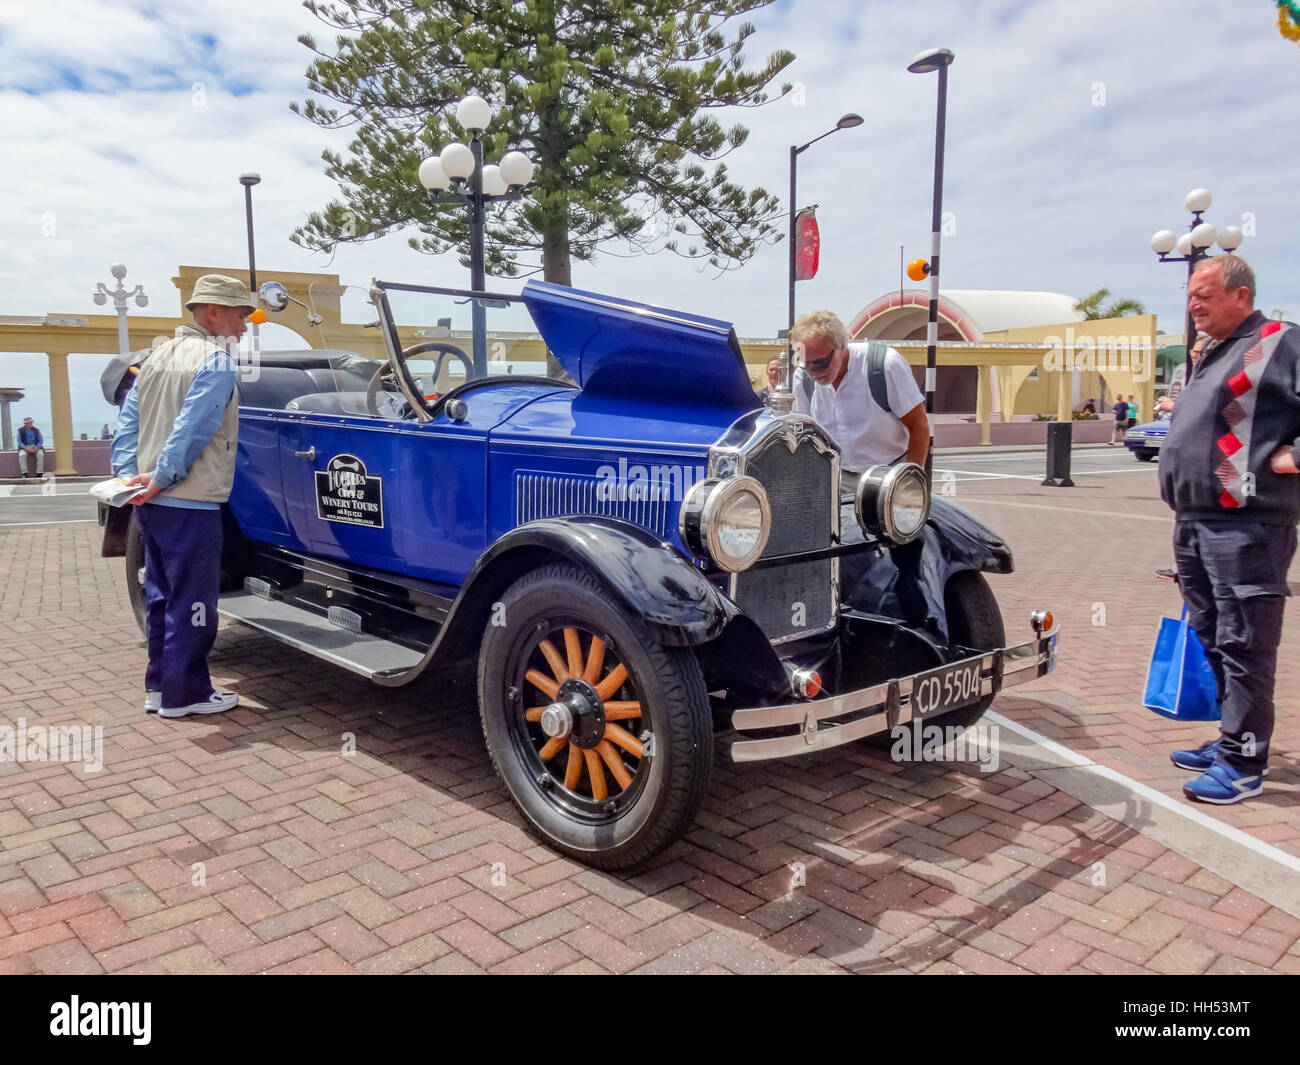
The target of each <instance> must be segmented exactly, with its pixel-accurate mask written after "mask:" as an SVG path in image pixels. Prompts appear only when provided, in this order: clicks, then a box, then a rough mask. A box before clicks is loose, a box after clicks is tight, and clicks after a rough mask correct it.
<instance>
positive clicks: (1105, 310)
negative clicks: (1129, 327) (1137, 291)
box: [1074, 288, 1146, 322]
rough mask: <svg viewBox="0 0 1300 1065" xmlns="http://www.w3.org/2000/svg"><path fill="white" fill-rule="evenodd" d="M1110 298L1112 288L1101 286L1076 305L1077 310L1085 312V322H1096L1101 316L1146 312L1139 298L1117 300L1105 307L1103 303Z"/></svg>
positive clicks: (1117, 316) (1115, 316) (1120, 315)
mask: <svg viewBox="0 0 1300 1065" xmlns="http://www.w3.org/2000/svg"><path fill="white" fill-rule="evenodd" d="M1109 298H1110V289H1108V288H1099V289H1097V291H1096V292H1094V293H1093V294H1092V295H1091V296H1085V297H1084V298H1083V299H1081V300H1080V301H1079V302H1078V303H1076V304H1075V305H1074V309H1075V310H1076V311H1080V312H1082V313H1083V320H1084V321H1085V322H1095V321H1096V320H1097V319H1099V318H1123V317H1124V315H1126V314H1146V308H1145V307H1143V306H1142V304H1141V302H1140V301H1139V300H1132V299H1124V300H1115V301H1114V302H1113V303H1110V304H1108V305H1107V306H1105V307H1103V306H1102V303H1103V302H1105V301H1106V300H1107V299H1109Z"/></svg>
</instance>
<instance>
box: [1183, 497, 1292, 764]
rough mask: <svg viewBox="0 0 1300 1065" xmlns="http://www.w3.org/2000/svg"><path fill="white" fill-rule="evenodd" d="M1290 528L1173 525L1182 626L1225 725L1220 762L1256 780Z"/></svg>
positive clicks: (1243, 523)
mask: <svg viewBox="0 0 1300 1065" xmlns="http://www.w3.org/2000/svg"><path fill="white" fill-rule="evenodd" d="M1295 549H1296V530H1295V526H1294V525H1272V524H1266V523H1264V522H1259V521H1250V520H1243V519H1227V520H1223V521H1185V520H1180V521H1178V522H1176V523H1175V525H1174V561H1175V562H1176V563H1177V566H1178V587H1179V588H1180V589H1181V590H1182V593H1183V600H1184V601H1185V602H1186V603H1187V620H1188V621H1189V622H1190V624H1191V626H1192V628H1193V629H1195V630H1196V635H1197V636H1199V637H1200V638H1201V643H1202V644H1204V645H1205V654H1206V657H1207V658H1208V659H1209V660H1210V666H1211V667H1212V668H1213V670H1214V681H1215V684H1216V685H1217V686H1218V689H1219V706H1220V707H1221V709H1222V713H1223V720H1222V722H1221V723H1220V727H1221V729H1222V736H1221V737H1220V740H1219V759H1220V760H1221V761H1223V762H1226V763H1227V764H1228V765H1229V766H1231V767H1232V768H1233V769H1236V770H1238V771H1239V772H1245V773H1259V772H1260V771H1261V770H1263V769H1264V767H1265V766H1266V765H1268V748H1269V741H1270V740H1271V739H1272V737H1273V681H1274V677H1275V675H1276V673H1277V648H1278V644H1279V643H1280V642H1281V639H1282V612H1283V609H1284V607H1285V605H1286V596H1287V595H1289V594H1290V592H1289V591H1288V590H1287V583H1286V574H1287V568H1288V567H1289V566H1290V565H1291V557H1292V556H1293V555H1294V554H1295Z"/></svg>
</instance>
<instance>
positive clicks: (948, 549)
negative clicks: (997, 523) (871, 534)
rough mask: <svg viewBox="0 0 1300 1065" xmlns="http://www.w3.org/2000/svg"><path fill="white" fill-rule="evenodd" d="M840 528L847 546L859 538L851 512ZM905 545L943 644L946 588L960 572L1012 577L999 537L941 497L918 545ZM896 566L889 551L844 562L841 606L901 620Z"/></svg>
mask: <svg viewBox="0 0 1300 1065" xmlns="http://www.w3.org/2000/svg"><path fill="white" fill-rule="evenodd" d="M841 527H842V528H843V530H844V534H845V539H846V540H847V541H849V542H852V541H853V540H855V539H859V540H860V539H861V538H862V533H861V531H860V530H859V529H858V525H857V521H856V520H855V519H854V517H853V513H852V507H845V508H844V509H843V511H842V513H841ZM909 546H910V549H911V551H912V552H914V553H916V555H917V556H918V557H917V558H916V562H915V567H916V571H917V574H918V577H919V581H918V583H919V587H918V589H917V592H918V593H919V594H920V595H921V596H923V598H924V600H925V607H926V610H925V612H926V614H928V616H929V617H930V618H932V619H934V625H935V627H936V629H937V632H938V634H939V635H940V636H942V637H943V638H944V639H945V640H946V639H947V634H948V625H947V618H946V612H945V609H944V587H945V586H946V585H947V583H948V581H949V579H950V578H951V577H952V576H953V574H955V573H960V572H962V571H963V570H977V571H980V572H984V573H1010V572H1012V570H1013V569H1014V568H1015V562H1014V561H1013V559H1012V557H1011V549H1010V548H1009V547H1007V545H1006V542H1005V541H1004V540H1003V539H1002V538H1001V537H1000V536H998V534H997V533H995V532H994V531H993V530H992V529H990V528H989V527H988V526H987V525H985V524H984V523H983V522H982V521H980V520H979V519H977V518H975V517H973V516H972V515H971V514H970V513H969V512H967V511H965V510H963V509H962V508H961V507H959V506H957V505H956V504H955V503H951V502H949V501H948V500H946V499H944V498H943V497H942V496H935V497H933V498H932V499H931V501H930V520H929V522H928V523H927V524H926V527H925V532H924V533H923V534H922V535H921V538H920V539H919V541H917V542H915V543H914V544H913V545H909ZM899 550H901V551H907V550H908V549H907V548H903V549H899ZM895 562H896V559H895V555H894V553H893V552H891V551H888V550H887V551H884V552H881V553H877V554H866V555H857V556H854V557H853V558H852V559H849V558H846V559H844V560H843V562H841V569H840V572H841V579H842V582H843V587H844V590H845V591H844V602H845V604H846V605H848V606H851V607H853V608H855V609H857V610H860V611H863V612H864V613H868V614H883V615H885V616H888V617H894V618H902V617H904V615H905V611H904V609H903V607H902V605H901V604H900V602H899V599H898V594H897V585H898V568H897V566H896V565H895ZM914 609H919V608H914ZM913 620H914V621H915V620H917V619H913Z"/></svg>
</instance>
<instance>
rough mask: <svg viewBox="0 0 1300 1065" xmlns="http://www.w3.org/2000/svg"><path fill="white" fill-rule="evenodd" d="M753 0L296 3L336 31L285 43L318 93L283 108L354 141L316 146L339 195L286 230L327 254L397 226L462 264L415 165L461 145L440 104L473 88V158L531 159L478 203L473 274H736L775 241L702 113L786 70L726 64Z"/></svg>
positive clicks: (735, 130) (745, 95)
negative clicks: (529, 178) (480, 124)
mask: <svg viewBox="0 0 1300 1065" xmlns="http://www.w3.org/2000/svg"><path fill="white" fill-rule="evenodd" d="M770 2H771V0H731V2H713V3H690V2H684V0H677V2H669V3H664V2H653V0H652V2H648V3H647V2H641V3H632V2H628V0H596V2H588V3H562V2H556V0H523V2H516V3H511V2H508V0H477V2H475V0H467V2H457V0H334V2H328V0H307V2H306V3H305V5H304V6H305V7H307V8H308V9H309V10H311V11H312V12H313V13H314V14H315V15H316V16H317V17H318V18H319V19H321V20H322V21H323V22H324V23H326V24H327V25H329V26H331V27H333V28H334V29H335V30H340V31H342V33H341V34H339V35H338V36H337V37H336V39H335V41H334V45H333V48H332V49H326V48H322V47H321V46H320V45H318V44H317V42H316V41H315V40H314V39H313V38H311V37H309V36H306V35H304V36H303V37H301V38H300V40H301V41H302V43H303V44H305V45H306V46H307V47H308V48H310V49H312V51H313V52H315V54H316V58H315V59H314V60H313V61H312V63H311V65H310V66H309V68H308V70H307V84H308V88H309V89H310V91H311V92H312V93H314V94H315V95H316V97H318V98H323V100H325V101H328V102H317V100H312V99H308V100H307V101H306V102H305V103H303V104H301V105H299V104H296V103H295V104H293V105H292V107H293V110H294V111H295V112H297V113H299V114H302V115H303V116H304V117H306V118H308V119H309V120H311V121H312V122H314V123H316V124H317V125H319V126H321V127H324V128H327V129H339V128H353V129H355V131H356V132H355V137H354V139H353V140H352V142H351V144H350V145H349V148H348V152H349V154H348V156H347V157H344V156H342V155H340V154H338V153H336V152H333V151H328V150H327V151H325V152H324V153H323V155H322V158H323V159H324V160H325V163H326V174H327V175H328V176H329V177H331V178H333V179H334V180H335V181H337V182H338V183H339V185H340V188H341V192H342V199H341V200H335V201H332V202H330V203H329V204H328V205H327V206H326V207H325V208H324V209H323V210H322V211H319V212H314V213H312V214H311V215H309V216H308V219H307V221H306V223H305V224H304V225H302V226H300V227H299V228H298V229H296V230H295V231H294V233H293V236H292V239H293V240H294V241H295V243H297V244H299V245H301V246H303V247H307V248H312V249H317V250H323V251H331V250H333V249H334V248H335V247H337V246H338V245H339V244H344V243H355V242H359V241H364V240H373V239H375V238H377V237H379V236H382V235H383V234H385V233H387V232H389V231H390V230H392V229H395V228H397V227H400V226H405V225H408V224H411V223H414V224H415V225H416V226H418V227H419V229H420V231H421V234H422V235H421V236H419V237H415V238H412V239H411V240H410V242H409V243H410V245H411V247H413V248H415V249H417V250H419V251H423V252H426V253H435V254H436V253H441V252H445V251H447V250H449V249H451V248H456V249H458V250H460V252H461V259H462V261H463V262H465V263H466V265H468V251H467V248H468V240H469V225H468V221H467V219H466V212H465V211H464V210H463V209H457V208H454V207H453V208H447V207H444V208H437V207H435V206H433V205H432V204H431V203H430V202H429V200H428V199H427V197H426V194H425V191H424V189H423V188H422V186H421V185H420V182H419V179H418V176H417V171H418V169H419V164H420V161H421V159H422V158H424V157H426V156H428V155H429V154H431V153H432V152H433V151H435V150H438V149H441V148H442V147H443V146H445V145H446V144H448V143H450V142H451V141H453V140H461V141H464V140H467V136H466V134H465V131H464V130H462V129H461V128H460V126H459V124H458V123H457V122H456V119H455V114H454V112H455V105H456V103H457V102H459V101H460V99H461V98H462V97H464V96H466V95H468V94H469V93H477V94H479V95H481V96H484V97H485V98H486V99H488V100H489V102H491V103H492V104H493V110H494V117H493V121H492V124H491V128H490V129H489V130H487V131H486V132H485V133H484V134H483V147H484V156H485V159H486V160H488V161H496V160H498V159H500V157H501V156H502V155H503V154H504V153H505V152H506V151H507V150H510V149H519V150H521V151H524V152H526V153H527V154H528V155H529V156H530V157H531V158H532V159H533V161H534V162H535V163H536V164H537V172H536V175H535V176H534V179H533V184H532V185H531V186H529V189H528V193H527V195H526V196H525V197H524V199H523V200H521V201H519V202H516V203H513V204H509V205H504V206H499V207H496V208H494V209H493V210H491V211H490V212H489V217H488V223H487V226H486V242H485V243H486V263H487V270H488V272H489V273H491V274H496V275H498V276H508V277H513V276H516V275H517V274H518V273H519V272H520V269H521V268H523V269H524V270H526V271H528V272H535V271H536V270H537V269H538V267H539V265H540V269H541V271H542V275H543V277H544V278H545V279H546V280H548V281H554V282H557V283H560V284H566V285H567V284H569V283H570V281H571V260H572V259H573V258H577V259H579V260H583V261H586V260H590V259H591V258H592V257H593V256H594V254H595V252H596V250H597V248H598V247H600V246H601V245H602V244H606V243H608V242H614V243H616V244H618V245H621V246H622V247H623V248H626V249H627V250H628V251H629V252H631V253H636V252H653V251H659V250H663V249H667V250H670V251H673V252H676V253H678V254H680V255H684V256H687V257H689V258H692V259H698V260H705V261H707V262H708V263H709V264H710V265H711V266H713V267H715V268H717V269H719V270H725V269H728V268H730V267H733V266H738V265H740V264H742V263H744V262H745V261H746V260H748V259H749V258H750V256H751V255H753V254H754V252H755V251H756V250H757V248H758V246H759V245H760V244H761V243H767V242H772V241H775V240H777V239H779V237H780V230H779V227H777V226H776V225H774V224H773V222H774V220H775V219H776V217H777V214H778V211H779V201H778V200H777V198H776V197H774V196H771V195H769V194H768V193H767V192H766V191H765V190H764V189H761V188H755V189H751V190H748V191H747V190H745V189H744V188H742V187H740V186H739V185H737V184H735V183H733V182H731V181H729V180H728V179H727V169H726V166H725V164H723V163H721V162H719V160H720V159H722V158H723V157H724V156H725V155H727V154H728V153H729V152H730V151H732V150H733V149H735V148H738V147H739V146H740V145H741V144H743V143H744V141H745V138H746V137H747V135H748V131H747V130H746V129H744V128H743V127H741V126H732V127H731V128H729V129H724V128H723V127H722V126H721V125H720V124H719V123H718V121H717V120H716V119H714V118H713V117H712V116H711V115H710V114H709V112H710V111H711V110H712V109H716V108H721V107H731V106H757V105H759V104H762V103H764V102H766V101H767V99H768V95H767V93H766V91H765V90H766V87H767V86H768V85H769V83H771V82H772V80H773V79H774V78H775V77H776V76H777V75H778V74H779V73H780V72H781V71H782V70H783V69H784V68H785V67H786V66H788V65H789V64H790V63H791V62H792V61H793V59H794V55H793V54H792V53H791V52H788V51H779V52H775V53H774V54H772V55H771V56H769V57H768V59H767V60H766V61H765V62H764V63H763V65H762V66H761V67H760V68H759V69H757V70H753V71H749V70H746V69H745V68H744V58H745V57H744V56H743V54H742V48H743V46H744V43H745V42H746V40H748V38H749V37H750V36H751V35H752V34H753V32H754V28H753V26H752V25H750V24H748V23H744V24H741V25H739V26H737V27H736V28H735V35H734V36H733V37H730V39H729V38H728V36H727V35H726V34H725V33H724V29H725V28H726V26H725V24H726V23H728V22H729V21H730V20H731V19H733V18H734V17H735V16H737V15H740V14H743V13H745V12H748V11H751V10H754V9H756V8H761V7H765V6H767V5H768V3H770ZM789 90H790V86H789V85H783V86H782V89H781V94H782V95H784V94H785V93H786V92H788V91H789ZM705 164H711V166H712V169H711V170H709V169H706V166H705Z"/></svg>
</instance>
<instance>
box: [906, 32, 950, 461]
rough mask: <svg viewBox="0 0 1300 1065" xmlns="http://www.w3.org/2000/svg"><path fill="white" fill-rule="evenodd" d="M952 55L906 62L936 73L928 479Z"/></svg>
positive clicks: (925, 55)
mask: <svg viewBox="0 0 1300 1065" xmlns="http://www.w3.org/2000/svg"><path fill="white" fill-rule="evenodd" d="M953 58H954V56H953V54H952V51H951V50H950V49H947V48H932V49H930V51H928V52H922V53H921V54H920V55H918V56H917V57H916V58H915V59H913V60H912V61H911V62H910V63H909V64H908V65H907V69H908V70H909V71H910V72H911V73H913V74H929V73H930V72H931V71H934V70H937V71H938V72H939V102H938V107H937V118H936V119H935V129H934V200H933V206H932V210H931V212H930V267H929V271H928V273H929V274H930V313H929V317H928V318H927V320H926V326H925V341H926V345H925V420H926V422H928V423H929V426H930V449H929V451H927V452H926V455H925V475H926V477H927V478H929V477H930V476H931V474H932V470H933V466H934V388H935V380H936V378H937V376H938V369H937V368H936V367H937V346H938V342H939V235H940V231H941V229H942V227H943V143H944V136H945V129H944V127H945V125H946V122H947V113H948V67H949V66H951V65H952V61H953Z"/></svg>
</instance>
